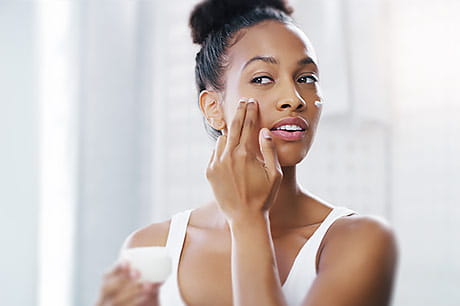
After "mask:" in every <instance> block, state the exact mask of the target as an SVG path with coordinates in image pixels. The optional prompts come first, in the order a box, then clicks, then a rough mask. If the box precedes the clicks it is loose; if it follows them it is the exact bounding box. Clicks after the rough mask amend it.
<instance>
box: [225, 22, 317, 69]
mask: <svg viewBox="0 0 460 306" xmlns="http://www.w3.org/2000/svg"><path fill="white" fill-rule="evenodd" d="M236 38H237V42H236V43H235V44H234V45H232V46H231V47H230V48H229V49H228V51H227V56H228V59H229V65H230V67H231V68H232V69H241V68H242V67H243V66H244V64H245V63H246V61H247V60H249V59H251V58H252V57H254V56H273V57H275V58H276V59H277V60H278V61H280V63H281V64H286V65H289V64H294V63H297V61H298V60H299V59H301V58H304V57H305V56H308V57H310V58H312V59H313V61H314V62H315V63H316V64H317V63H318V62H317V59H316V55H315V52H314V49H313V46H312V45H311V42H310V41H309V39H308V38H307V36H306V35H305V33H304V32H303V31H301V30H300V29H299V28H297V27H296V26H294V25H291V24H283V23H280V22H278V21H275V20H268V21H264V22H261V23H259V24H256V25H254V26H251V27H249V28H246V29H243V30H241V32H240V33H237V35H236Z"/></svg>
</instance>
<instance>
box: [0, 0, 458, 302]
mask: <svg viewBox="0 0 460 306" xmlns="http://www.w3.org/2000/svg"><path fill="white" fill-rule="evenodd" d="M196 2H197V1H191V0H189V1H187V0H175V1H153V0H152V1H147V0H144V1H140V0H139V1H134V0H125V1H99V0H95V1H66V0H60V1H57V0H55V1H51V0H50V1H41V2H34V1H21V0H19V1H14V0H2V1H0V243H1V247H2V250H1V257H0V259H1V260H0V303H1V304H2V305H15V306H22V305H24V306H26V305H40V306H55V305H56V306H58V305H59V306H79V305H92V304H93V303H94V302H95V300H96V297H97V293H98V290H99V285H100V283H101V275H102V273H103V272H104V271H105V270H107V269H108V267H109V266H110V265H111V264H112V263H113V262H114V261H115V260H116V259H117V257H118V252H119V249H120V247H121V245H122V243H123V241H124V239H125V238H126V237H127V236H128V235H129V233H131V232H132V231H133V230H135V229H137V228H139V227H141V226H145V225H147V224H149V223H152V222H157V221H161V220H165V219H167V218H169V217H170V216H171V215H172V214H173V213H175V212H178V211H181V210H184V209H187V208H192V207H197V206H200V205H201V204H203V203H204V202H206V201H208V200H209V199H211V197H212V192H211V189H210V187H209V186H208V184H207V182H206V179H205V175H204V171H205V167H206V164H207V161H208V158H209V155H210V152H211V148H212V142H211V141H210V140H209V138H208V137H207V135H206V134H205V131H204V128H203V125H202V121H201V114H200V112H199V108H198V106H197V99H196V98H197V93H196V91H195V82H194V74H193V69H194V56H195V53H196V52H197V47H196V46H194V45H192V43H191V39H190V34H189V29H188V27H187V22H188V15H189V13H190V10H191V8H192V7H193V5H194V4H195V3H196ZM290 2H291V4H292V5H293V6H294V8H295V15H294V16H295V18H296V19H297V21H298V23H299V24H300V25H301V27H302V29H303V30H304V31H305V32H306V33H307V35H308V36H309V37H310V39H311V40H312V42H313V45H314V46H315V47H316V51H317V53H318V56H319V67H320V71H321V77H322V79H321V86H322V89H323V91H324V95H325V97H326V104H325V106H324V112H323V117H322V119H321V123H320V126H319V131H318V135H317V137H316V142H315V144H314V146H313V148H312V150H311V152H310V154H309V156H308V157H307V158H306V160H304V161H303V162H302V164H301V165H300V166H299V168H300V169H299V171H298V172H299V176H300V182H301V184H302V186H303V187H304V188H305V189H307V190H309V191H310V192H312V193H314V194H316V195H317V196H319V197H321V198H323V199H324V200H326V201H328V202H330V203H332V204H334V205H343V206H348V207H350V208H353V209H355V210H357V211H359V212H360V213H363V214H373V215H379V216H382V217H383V218H385V219H386V220H387V221H388V222H389V223H390V224H391V226H392V227H393V228H394V229H395V231H396V234H397V237H398V240H399V245H400V263H399V270H398V277H397V282H396V285H395V291H394V298H393V305H396V306H412V305H413V306H420V305H444V306H451V305H452V306H453V305H460V290H459V288H460V261H459V260H458V259H459V258H460V243H459V242H460V241H459V240H460V239H459V236H460V235H459V234H460V222H459V220H460V188H459V187H460V174H459V173H460V158H459V156H460V139H459V138H460V137H459V135H460V120H459V117H460V103H459V102H460V101H459V100H460V93H459V92H458V90H459V88H460V87H459V84H460V73H459V70H460V59H459V55H460V35H458V29H459V28H460V19H459V18H458V16H459V13H460V2H459V1H456V0H437V1H432V0H430V1H428V0H417V1H415V0H412V1H411V0H349V1H345V0H343V1H341V0H297V1H293V0H291V1H290Z"/></svg>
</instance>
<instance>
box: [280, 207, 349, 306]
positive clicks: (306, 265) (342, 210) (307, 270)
mask: <svg viewBox="0 0 460 306" xmlns="http://www.w3.org/2000/svg"><path fill="white" fill-rule="evenodd" d="M354 213H356V212H355V211H353V210H351V209H349V208H346V207H334V208H333V209H332V210H331V212H330V213H329V214H328V215H327V216H326V218H325V219H324V220H323V222H322V223H321V225H320V226H319V227H318V228H317V229H316V230H315V232H314V233H313V235H312V236H311V237H310V238H309V239H308V240H307V242H306V243H305V244H304V245H303V246H302V248H301V249H300V251H299V253H298V254H297V257H296V258H295V260H294V263H293V265H292V268H291V270H290V271H289V274H288V277H287V279H286V281H285V283H284V285H283V291H284V293H285V294H286V295H287V296H290V297H291V299H292V303H289V305H291V304H292V305H300V302H301V299H302V297H303V296H304V294H305V293H306V290H307V289H308V288H309V287H310V286H311V284H312V283H313V280H314V279H315V277H316V274H317V271H316V256H317V253H318V249H319V246H320V245H321V242H322V241H323V238H324V236H325V235H326V233H327V231H328V229H329V228H330V227H331V225H332V224H333V223H334V222H335V221H336V220H337V219H339V218H340V217H344V216H348V215H350V214H354ZM294 301H296V302H294Z"/></svg>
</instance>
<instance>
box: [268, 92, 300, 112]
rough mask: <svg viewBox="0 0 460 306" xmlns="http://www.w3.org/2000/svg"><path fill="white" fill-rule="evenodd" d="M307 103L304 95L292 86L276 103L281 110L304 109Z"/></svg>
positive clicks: (298, 110)
mask: <svg viewBox="0 0 460 306" xmlns="http://www.w3.org/2000/svg"><path fill="white" fill-rule="evenodd" d="M306 106H307V103H305V100H304V99H303V98H302V96H301V95H300V94H299V93H298V92H297V90H296V89H295V88H294V89H293V88H290V90H288V91H287V92H285V93H284V95H283V96H282V98H281V99H279V100H278V102H277V103H276V108H277V109H278V110H280V111H282V110H284V109H286V108H290V109H291V111H297V112H300V111H303V110H304V109H305V107H306Z"/></svg>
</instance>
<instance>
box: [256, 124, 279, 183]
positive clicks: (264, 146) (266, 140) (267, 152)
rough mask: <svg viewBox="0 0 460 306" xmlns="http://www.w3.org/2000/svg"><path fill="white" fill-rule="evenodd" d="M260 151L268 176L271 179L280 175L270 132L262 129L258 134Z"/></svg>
mask: <svg viewBox="0 0 460 306" xmlns="http://www.w3.org/2000/svg"><path fill="white" fill-rule="evenodd" d="M259 145H260V151H261V153H262V156H263V158H264V163H265V167H266V168H267V169H268V174H269V176H270V178H271V179H274V178H275V177H276V176H278V175H279V174H281V173H282V171H281V166H280V163H279V160H278V155H277V153H276V146H275V143H274V142H273V138H272V135H271V133H270V130H269V129H267V128H263V129H261V130H260V132H259Z"/></svg>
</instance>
